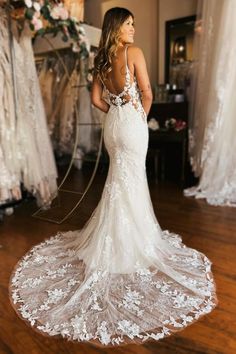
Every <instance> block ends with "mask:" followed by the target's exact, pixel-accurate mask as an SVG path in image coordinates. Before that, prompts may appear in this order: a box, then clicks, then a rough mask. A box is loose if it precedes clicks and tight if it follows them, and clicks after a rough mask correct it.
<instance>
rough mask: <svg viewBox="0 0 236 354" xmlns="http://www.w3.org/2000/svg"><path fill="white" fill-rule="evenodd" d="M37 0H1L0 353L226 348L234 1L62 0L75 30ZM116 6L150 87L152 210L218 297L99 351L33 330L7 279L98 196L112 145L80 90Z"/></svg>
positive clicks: (212, 351)
mask: <svg viewBox="0 0 236 354" xmlns="http://www.w3.org/2000/svg"><path fill="white" fill-rule="evenodd" d="M49 2H50V1H49ZM34 3H35V4H36V5H34ZM37 3H40V1H34V2H32V1H30V0H26V1H17V0H12V1H7V0H0V287H1V292H0V353H3V354H7V353H13V354H31V353H32V354H33V353H34V354H53V353H55V354H62V353H68V354H77V353H78V354H82V353H83V354H87V353H91V354H92V353H110V352H111V351H112V353H137V354H141V353H143V354H151V353H153V354H154V353H159V354H164V353H167V354H172V353H173V354H174V353H176V354H184V353H186V354H190V353H191V354H192V353H203V354H216V353H217V354H223V353H224V354H233V353H235V352H236V337H235V318H236V300H235V293H236V281H235V279H236V258H235V252H236V208H235V207H236V168H235V166H236V146H235V145H236V140H235V136H234V135H235V129H236V123H235V113H236V106H235V104H234V102H232V101H233V100H234V99H233V97H234V96H233V95H234V92H235V89H234V88H235V87H236V68H235V65H234V62H235V59H234V58H235V54H236V44H235V36H234V34H235V33H236V1H235V0H233V1H232V0H221V1H218V0H145V1H141V0H64V1H62V3H63V8H65V9H66V13H68V14H69V15H70V18H73V21H77V22H76V23H77V25H74V28H73V30H72V32H73V31H74V32H73V35H74V37H76V38H73V35H71V34H69V33H68V28H69V27H68V28H67V27H66V25H65V23H64V27H63V25H61V26H60V27H59V26H58V27H56V26H57V25H56V22H57V21H56V20H54V22H51V23H49V22H47V20H45V19H43V20H42V19H41V18H40V17H37V16H36V17H33V14H34V12H35V11H36V12H37ZM42 3H45V1H41V5H42ZM52 3H53V1H52ZM55 3H58V2H57V1H55ZM32 6H35V9H36V10H32V9H33V7H32ZM116 6H119V7H125V8H128V9H129V10H130V11H131V12H132V13H133V14H134V19H135V45H137V46H138V47H140V48H142V51H143V53H144V56H145V59H146V64H147V70H148V73H149V78H150V83H151V86H152V93H153V102H152V105H151V109H150V112H149V114H148V117H147V124H148V131H149V142H148V151H147V157H146V173H147V178H148V185H149V189H150V195H151V199H152V203H153V208H154V211H155V214H156V216H157V219H158V222H159V223H160V225H161V227H162V228H163V229H164V230H174V231H175V232H177V233H178V234H181V235H182V237H183V240H184V242H185V243H186V244H187V245H188V247H191V248H194V249H195V248H196V249H198V250H200V251H201V252H203V253H204V254H207V256H208V257H209V259H210V260H211V261H212V263H213V273H214V276H215V282H216V286H217V294H218V299H219V304H218V306H217V307H216V309H215V310H214V312H213V313H211V314H208V315H207V316H205V317H204V318H202V319H200V320H199V321H198V322H197V323H194V324H193V325H191V326H189V327H188V328H187V329H185V330H184V331H180V332H178V333H176V334H175V335H173V336H171V337H169V338H168V337H167V338H165V339H163V340H160V341H157V342H155V341H149V342H147V343H145V344H143V345H140V346H139V345H136V344H129V345H127V346H121V347H117V348H99V347H96V346H93V345H91V344H86V343H75V342H72V341H67V340H66V339H62V338H56V337H47V336H42V335H41V334H39V333H37V332H35V331H33V330H31V328H30V326H27V324H26V323H25V322H24V321H22V320H21V319H19V318H18V317H17V315H16V313H15V312H14V310H13V308H12V307H11V304H10V300H9V290H8V287H9V279H10V276H11V273H12V271H13V269H14V267H15V265H16V263H17V262H18V261H19V259H20V258H21V257H22V256H23V255H24V254H25V253H26V252H27V251H28V250H29V249H31V248H32V247H33V246H34V245H35V244H38V243H39V242H42V241H44V240H45V239H46V238H48V237H50V236H52V235H55V234H57V233H58V232H63V231H68V230H77V229H80V228H82V227H83V226H84V224H85V223H86V221H87V220H88V219H89V217H90V216H91V214H92V212H93V210H94V208H95V207H96V205H97V204H98V202H99V200H100V198H101V194H102V190H103V187H104V183H105V180H106V176H107V172H108V168H109V156H108V153H107V151H106V147H105V145H104V141H103V122H104V119H105V113H103V112H101V111H100V110H99V109H98V108H96V107H95V106H94V105H93V104H92V101H91V87H92V80H93V68H94V58H95V56H96V53H97V49H98V46H99V40H100V36H101V27H102V20H103V17H104V14H105V12H106V11H107V10H108V9H110V8H112V7H116ZM31 10H32V11H33V12H30V11H31ZM27 11H28V12H27ZM27 14H28V17H27ZM58 16H60V15H58ZM32 18H33V19H32ZM55 18H56V17H55ZM33 20H35V22H34V23H33V22H32V21H33ZM30 21H31V23H30ZM65 22H66V20H65ZM29 23H30V25H29ZM74 23H75V22H74ZM32 24H33V25H32ZM53 25H54V28H53ZM47 26H49V28H50V30H49V31H47V30H46V28H48V27H47ZM75 32H76V36H75Z"/></svg>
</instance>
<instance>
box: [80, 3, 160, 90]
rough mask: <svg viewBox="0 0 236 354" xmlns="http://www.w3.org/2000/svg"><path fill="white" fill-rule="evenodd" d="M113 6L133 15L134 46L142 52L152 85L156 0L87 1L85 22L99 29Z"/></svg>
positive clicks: (154, 77) (155, 62)
mask: <svg viewBox="0 0 236 354" xmlns="http://www.w3.org/2000/svg"><path fill="white" fill-rule="evenodd" d="M114 6H119V7H126V8H127V9H129V10H130V11H131V12H132V13H133V14H134V16H135V29H136V33H135V44H136V45H137V46H139V47H140V48H142V50H143V52H144V55H145V58H146V62H147V69H148V72H149V75H150V80H151V83H152V84H154V83H155V82H156V80H157V71H158V53H157V48H158V43H157V31H158V23H157V18H158V16H157V10H158V9H157V8H158V0H145V1H142V0H107V1H106V0H103V1H102V0H87V1H86V2H85V21H88V22H90V23H91V24H93V25H94V26H97V27H101V25H102V18H103V16H104V14H105V12H106V11H107V10H108V9H110V8H111V7H114Z"/></svg>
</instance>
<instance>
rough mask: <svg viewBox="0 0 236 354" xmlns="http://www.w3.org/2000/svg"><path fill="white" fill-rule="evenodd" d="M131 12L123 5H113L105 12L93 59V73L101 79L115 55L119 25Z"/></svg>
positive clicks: (103, 78)
mask: <svg viewBox="0 0 236 354" xmlns="http://www.w3.org/2000/svg"><path fill="white" fill-rule="evenodd" d="M130 16H131V17H132V18H134V16H133V14H132V13H131V12H130V11H129V10H127V9H125V8H123V7H113V8H112V9H110V10H108V11H107V12H106V13H105V16H104V20H103V25H102V34H101V39H100V43H99V47H98V53H97V55H96V58H95V60H94V74H95V76H96V77H97V78H99V79H100V80H101V81H104V80H106V77H107V74H108V73H109V72H110V71H111V63H112V58H113V57H114V56H115V55H116V52H117V47H118V44H119V39H120V27H121V26H122V24H123V23H124V22H125V20H127V18H129V17H130Z"/></svg>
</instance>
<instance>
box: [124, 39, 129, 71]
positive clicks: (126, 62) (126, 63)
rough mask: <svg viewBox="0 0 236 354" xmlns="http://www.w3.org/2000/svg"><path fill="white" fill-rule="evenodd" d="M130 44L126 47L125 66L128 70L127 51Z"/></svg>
mask: <svg viewBox="0 0 236 354" xmlns="http://www.w3.org/2000/svg"><path fill="white" fill-rule="evenodd" d="M128 46H129V45H128V44H127V45H126V47H125V65H126V67H127V68H128V58H127V49H128Z"/></svg>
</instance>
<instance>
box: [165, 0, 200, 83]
mask: <svg viewBox="0 0 236 354" xmlns="http://www.w3.org/2000/svg"><path fill="white" fill-rule="evenodd" d="M196 9H197V0H159V7H158V13H159V34H158V39H159V40H158V42H159V43H158V55H159V70H158V81H159V83H164V80H165V73H164V70H165V22H166V21H169V20H174V19H176V18H180V17H186V16H192V15H195V14H196Z"/></svg>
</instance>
